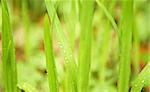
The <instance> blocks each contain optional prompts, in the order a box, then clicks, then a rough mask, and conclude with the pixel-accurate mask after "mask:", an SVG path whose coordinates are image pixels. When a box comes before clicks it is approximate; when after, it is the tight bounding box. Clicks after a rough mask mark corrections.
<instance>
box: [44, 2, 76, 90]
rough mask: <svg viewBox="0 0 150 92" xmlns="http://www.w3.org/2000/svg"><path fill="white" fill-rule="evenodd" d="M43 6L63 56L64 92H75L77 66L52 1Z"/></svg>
mask: <svg viewBox="0 0 150 92" xmlns="http://www.w3.org/2000/svg"><path fill="white" fill-rule="evenodd" d="M45 4H46V8H47V11H48V15H49V18H50V20H51V23H52V27H53V29H54V30H55V31H56V35H57V37H58V40H59V45H60V48H61V50H62V52H63V54H64V59H65V67H66V79H65V80H66V83H65V84H66V86H65V92H77V78H76V73H77V69H76V68H77V66H76V63H75V60H74V58H73V53H72V50H71V47H70V45H69V44H68V41H67V40H66V38H65V35H64V33H63V30H62V28H61V23H60V21H59V18H58V16H57V13H56V10H55V8H54V1H51V0H45Z"/></svg>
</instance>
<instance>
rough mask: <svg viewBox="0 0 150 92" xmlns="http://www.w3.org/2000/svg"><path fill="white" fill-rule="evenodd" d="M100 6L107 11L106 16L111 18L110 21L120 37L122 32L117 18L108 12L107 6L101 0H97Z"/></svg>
mask: <svg viewBox="0 0 150 92" xmlns="http://www.w3.org/2000/svg"><path fill="white" fill-rule="evenodd" d="M96 2H97V4H98V6H99V7H100V8H101V9H102V10H103V12H104V13H105V15H106V17H107V18H108V19H109V21H110V22H111V24H112V26H113V27H114V29H115V31H116V32H117V34H118V37H120V32H119V29H118V26H117V24H116V23H115V20H114V19H113V17H112V15H111V13H109V12H108V10H107V9H106V8H105V6H104V5H103V4H102V3H101V2H100V1H99V0H96Z"/></svg>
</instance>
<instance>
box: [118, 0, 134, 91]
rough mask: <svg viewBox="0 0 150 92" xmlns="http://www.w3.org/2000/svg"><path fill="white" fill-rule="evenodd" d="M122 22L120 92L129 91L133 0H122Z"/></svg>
mask: <svg viewBox="0 0 150 92" xmlns="http://www.w3.org/2000/svg"><path fill="white" fill-rule="evenodd" d="M121 3H122V20H121V21H122V22H121V23H122V24H121V28H120V31H121V36H120V39H119V40H120V43H119V44H120V62H119V63H120V65H119V83H118V92H128V91H129V80H130V71H131V69H130V61H131V59H130V53H131V44H132V29H133V20H132V19H133V1H132V0H126V1H122V2H121Z"/></svg>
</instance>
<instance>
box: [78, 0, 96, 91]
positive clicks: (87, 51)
mask: <svg viewBox="0 0 150 92" xmlns="http://www.w3.org/2000/svg"><path fill="white" fill-rule="evenodd" d="M80 8H81V9H80V10H81V11H80V28H81V32H80V43H79V54H78V60H79V61H78V92H88V90H89V89H88V87H89V85H88V82H89V71H90V63H91V46H92V45H91V44H92V43H91V41H92V20H93V9H94V6H93V1H92V0H89V1H83V2H82V4H81V7H80ZM87 10H88V12H87Z"/></svg>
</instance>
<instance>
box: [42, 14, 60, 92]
mask: <svg viewBox="0 0 150 92" xmlns="http://www.w3.org/2000/svg"><path fill="white" fill-rule="evenodd" d="M44 24H45V26H44V42H45V54H46V65H47V70H48V79H49V87H50V92H58V84H57V77H56V66H55V61H54V55H53V48H52V31H51V30H50V27H49V19H48V15H47V14H46V15H45V20H44Z"/></svg>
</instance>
